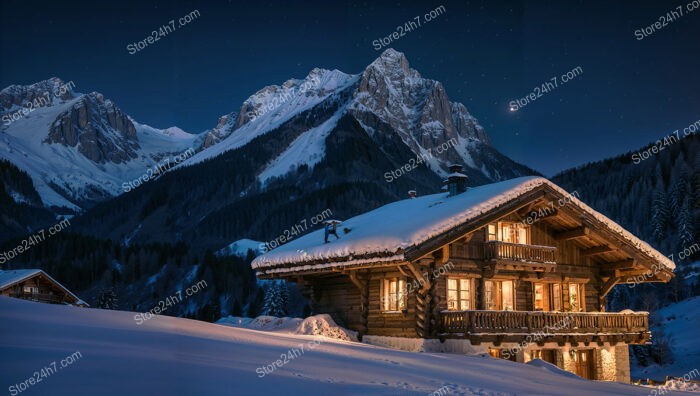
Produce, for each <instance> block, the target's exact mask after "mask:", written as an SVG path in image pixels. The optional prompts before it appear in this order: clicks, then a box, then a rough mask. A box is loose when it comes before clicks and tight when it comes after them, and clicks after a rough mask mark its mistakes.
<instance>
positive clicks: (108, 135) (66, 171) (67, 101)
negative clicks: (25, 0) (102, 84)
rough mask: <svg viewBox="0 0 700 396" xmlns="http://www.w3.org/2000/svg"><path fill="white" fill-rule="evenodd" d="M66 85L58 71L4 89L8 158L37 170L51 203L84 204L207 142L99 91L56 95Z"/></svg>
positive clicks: (1, 130)
mask: <svg viewBox="0 0 700 396" xmlns="http://www.w3.org/2000/svg"><path fill="white" fill-rule="evenodd" d="M66 86H69V84H66V83H64V82H63V81H62V80H60V79H58V78H52V79H49V80H46V81H42V82H39V83H36V84H32V85H29V86H17V85H13V86H10V87H8V88H5V89H4V90H2V91H0V115H2V116H3V117H4V118H3V121H4V122H3V123H2V125H1V126H0V157H1V158H5V159H7V160H9V161H10V162H12V163H13V164H15V165H16V166H18V167H19V168H20V169H22V170H24V171H25V172H27V173H28V174H29V175H30V176H31V178H32V180H33V182H34V185H35V188H36V189H37V191H38V193H39V195H40V196H41V198H42V200H43V202H44V204H45V205H46V206H59V207H67V208H70V209H73V210H76V211H79V210H81V209H83V208H84V207H85V206H86V205H87V206H89V205H90V204H92V203H95V202H98V201H101V200H104V199H106V198H109V197H112V196H115V195H118V194H121V193H123V192H124V189H123V187H122V184H123V183H124V182H129V181H131V180H133V179H135V178H138V177H140V176H141V175H143V174H145V173H146V172H147V170H148V169H149V168H151V167H153V166H154V165H155V164H156V163H158V162H159V161H161V160H163V159H164V158H166V157H171V156H174V155H179V154H181V153H182V152H184V151H186V150H188V149H189V148H195V149H196V148H197V146H198V145H199V144H201V143H200V142H199V140H200V139H199V138H198V137H197V136H196V135H191V134H188V133H186V132H184V131H182V130H180V129H179V128H175V127H173V128H168V129H165V130H160V129H156V128H152V127H150V126H148V125H142V124H139V123H137V122H135V121H134V120H133V119H131V118H130V117H129V116H127V115H126V114H125V113H123V112H122V111H121V110H120V109H119V108H118V107H117V106H116V105H115V104H114V103H113V102H112V101H110V100H109V99H105V98H104V96H103V95H101V94H99V93H96V92H92V93H89V94H79V93H76V92H73V91H72V89H71V90H66V92H65V93H64V94H63V95H60V96H57V95H55V93H56V92H61V91H62V88H61V87H66ZM41 92H43V94H42V93H41ZM37 98H41V99H37ZM46 98H49V99H46ZM27 103H32V104H29V105H28V104H27ZM28 108H31V111H26V109H28ZM23 109H25V110H24V111H23Z"/></svg>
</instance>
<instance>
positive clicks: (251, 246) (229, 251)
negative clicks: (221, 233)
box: [216, 238, 264, 258]
mask: <svg viewBox="0 0 700 396" xmlns="http://www.w3.org/2000/svg"><path fill="white" fill-rule="evenodd" d="M261 245H264V243H263V242H260V241H254V240H252V239H245V238H244V239H239V240H237V241H236V242H233V243H231V244H230V245H228V246H226V247H224V248H223V249H221V250H219V251H217V252H216V254H218V255H222V256H238V257H243V258H246V257H248V252H249V251H251V250H252V251H253V254H255V255H256V256H257V255H259V254H260V253H261V250H260V246H261Z"/></svg>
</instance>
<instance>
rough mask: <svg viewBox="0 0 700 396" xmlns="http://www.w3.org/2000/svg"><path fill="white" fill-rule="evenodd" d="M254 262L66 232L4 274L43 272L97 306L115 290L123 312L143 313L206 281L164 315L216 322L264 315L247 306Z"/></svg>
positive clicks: (38, 245) (252, 291) (35, 246)
mask: <svg viewBox="0 0 700 396" xmlns="http://www.w3.org/2000/svg"><path fill="white" fill-rule="evenodd" d="M23 239H24V238H18V239H13V240H11V241H8V242H6V243H5V244H4V245H3V246H2V247H0V249H1V250H2V251H7V250H11V249H13V248H14V247H16V246H18V245H20V244H22V240H23ZM252 258H253V256H252V255H250V256H249V257H247V258H245V259H244V258H240V257H237V256H225V257H219V256H216V255H214V254H212V253H211V252H210V251H205V252H203V253H194V252H192V251H191V249H189V248H188V246H186V245H185V244H183V243H177V244H174V245H171V244H159V243H153V244H146V245H139V244H131V245H129V246H123V245H121V244H118V243H114V242H112V241H110V240H105V239H97V238H94V237H89V236H84V235H79V234H75V233H71V232H69V231H63V232H60V233H58V234H56V235H53V236H51V237H48V235H47V238H46V240H45V241H43V242H38V243H36V244H33V245H31V246H30V248H29V250H27V251H25V252H24V253H21V254H20V255H19V256H17V257H15V258H14V259H12V260H10V261H9V262H8V263H7V264H5V266H4V267H5V268H4V269H15V268H41V269H43V270H45V271H46V272H47V273H49V275H51V276H52V277H54V278H55V279H56V280H58V281H59V282H61V283H62V284H63V285H65V286H66V287H68V288H69V289H70V290H72V291H73V292H75V293H76V294H78V296H79V297H81V298H82V299H84V300H85V301H87V302H88V303H89V304H90V305H91V306H94V307H97V306H98V299H99V296H100V294H101V293H102V291H103V290H105V289H113V290H114V291H115V293H116V296H117V299H118V301H119V304H118V305H119V309H122V310H127V311H128V310H131V311H139V312H144V311H148V310H150V309H152V308H154V307H155V306H156V305H157V304H158V302H159V301H161V300H164V299H166V298H167V297H168V296H172V295H175V294H176V293H177V291H178V290H181V291H182V293H181V295H183V296H184V294H185V289H186V288H187V287H189V286H192V285H194V284H196V283H198V282H199V281H202V280H203V281H205V282H206V286H205V287H204V288H203V289H202V290H201V291H200V292H198V293H196V294H194V295H193V296H191V297H189V298H188V299H187V301H186V302H183V303H180V304H175V305H174V306H173V307H172V308H169V309H168V311H166V312H165V314H167V315H174V316H185V317H190V318H196V319H202V320H216V319H218V318H219V317H221V315H229V314H237V315H242V314H245V311H246V310H247V309H250V310H251V311H252V312H253V313H255V312H259V311H260V308H261V304H262V302H261V301H260V302H255V303H254V305H255V306H250V307H249V306H248V305H249V303H250V302H251V301H255V300H254V299H255V297H256V293H258V290H257V289H258V285H257V283H256V279H255V274H254V272H253V271H252V269H251V267H250V261H251V260H252Z"/></svg>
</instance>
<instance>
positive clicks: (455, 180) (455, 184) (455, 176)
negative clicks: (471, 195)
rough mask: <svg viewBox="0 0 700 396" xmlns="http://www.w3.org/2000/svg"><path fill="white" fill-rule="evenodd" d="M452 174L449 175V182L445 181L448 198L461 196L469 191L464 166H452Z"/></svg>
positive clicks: (450, 167) (450, 168)
mask: <svg viewBox="0 0 700 396" xmlns="http://www.w3.org/2000/svg"><path fill="white" fill-rule="evenodd" d="M448 168H449V170H450V174H449V175H447V180H445V181H444V183H445V185H446V186H447V193H448V194H447V196H448V197H451V196H453V195H457V194H461V193H463V192H465V191H467V179H468V178H469V177H467V175H465V174H464V173H462V165H459V164H452V165H450V166H449V167H448Z"/></svg>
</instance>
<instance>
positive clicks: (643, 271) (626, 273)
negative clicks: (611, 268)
mask: <svg viewBox="0 0 700 396" xmlns="http://www.w3.org/2000/svg"><path fill="white" fill-rule="evenodd" d="M647 273H648V274H652V275H653V273H652V272H651V270H646V269H634V268H632V269H624V270H615V276H616V277H618V278H624V277H625V276H637V275H644V274H647Z"/></svg>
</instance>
